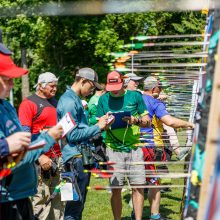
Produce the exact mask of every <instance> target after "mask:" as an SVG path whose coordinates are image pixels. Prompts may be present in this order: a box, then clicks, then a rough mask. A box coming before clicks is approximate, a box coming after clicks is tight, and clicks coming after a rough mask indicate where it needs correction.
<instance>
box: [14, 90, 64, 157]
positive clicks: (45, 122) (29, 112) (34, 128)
mask: <svg viewBox="0 0 220 220" xmlns="http://www.w3.org/2000/svg"><path fill="white" fill-rule="evenodd" d="M32 96H35V100H36V101H32V100H30V99H29V98H26V99H24V100H23V101H22V103H21V104H20V106H19V110H18V116H19V120H20V122H21V124H22V126H28V127H30V128H31V133H32V134H33V137H35V139H36V138H37V136H38V135H39V134H40V132H41V130H44V129H48V128H49V127H52V126H54V125H56V124H57V112H56V107H55V106H56V105H57V101H56V100H55V99H54V98H53V100H52V99H51V100H48V99H43V98H41V97H39V96H37V95H36V94H34V95H32ZM36 102H39V103H40V104H39V107H42V108H43V110H42V112H41V113H40V115H39V116H38V117H37V118H36V120H34V117H35V116H36V114H37V113H38V111H39V110H38V107H37V104H36ZM60 154H61V152H60V147H59V145H58V144H55V145H54V146H53V148H51V150H49V151H48V152H47V153H45V155H47V156H50V157H56V156H59V155H60Z"/></svg>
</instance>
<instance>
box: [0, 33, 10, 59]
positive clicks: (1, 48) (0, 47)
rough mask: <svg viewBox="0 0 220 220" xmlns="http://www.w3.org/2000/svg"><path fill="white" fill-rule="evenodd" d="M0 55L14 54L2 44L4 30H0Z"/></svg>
mask: <svg viewBox="0 0 220 220" xmlns="http://www.w3.org/2000/svg"><path fill="white" fill-rule="evenodd" d="M0 53H3V54H5V55H11V54H12V52H11V51H10V50H9V49H8V48H7V47H5V45H4V44H3V43H2V30H1V29H0Z"/></svg>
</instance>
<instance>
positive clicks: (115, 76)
mask: <svg viewBox="0 0 220 220" xmlns="http://www.w3.org/2000/svg"><path fill="white" fill-rule="evenodd" d="M123 78H124V77H123V76H122V75H121V74H120V73H118V72H116V71H113V72H111V73H109V74H108V76H107V85H106V91H109V92H108V93H106V94H105V95H103V96H101V97H100V99H99V103H98V106H97V117H102V116H103V115H105V114H106V113H108V112H112V113H113V114H114V113H116V112H121V113H122V114H123V112H124V113H125V112H127V113H129V114H130V116H126V117H123V119H118V118H117V117H116V118H115V119H116V120H115V121H114V122H113V124H112V128H111V129H108V130H107V131H106V137H105V144H106V146H107V157H108V160H109V161H113V162H115V164H114V165H112V168H113V169H114V171H118V170H122V172H114V173H113V175H112V177H111V178H110V184H111V185H112V186H121V187H123V184H124V179H125V176H124V174H125V173H127V174H128V175H127V177H128V179H129V182H130V184H131V186H132V185H133V186H134V188H132V201H133V206H134V211H135V219H136V220H141V219H142V211H143V205H144V190H143V188H139V187H138V188H135V186H138V185H139V186H140V185H144V184H145V183H146V181H145V179H146V177H145V168H144V165H143V164H141V165H140V164H139V165H137V164H135V163H137V162H143V152H142V149H141V148H140V147H139V146H141V143H140V127H149V126H150V118H149V116H148V112H147V109H146V106H145V104H144V102H143V99H142V96H141V94H140V93H138V92H136V91H129V90H126V89H125V88H124V87H123ZM119 120H123V121H126V122H127V124H126V125H125V126H121V125H120V126H121V127H120V126H118V127H117V126H115V123H116V124H118V123H119ZM119 124H120V123H119ZM129 171H131V172H129ZM129 173H130V174H129ZM134 174H135V175H134ZM111 205H112V211H113V215H114V219H115V220H119V219H121V212H122V202H121V188H118V189H112V197H111Z"/></svg>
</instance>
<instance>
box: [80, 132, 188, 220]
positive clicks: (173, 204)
mask: <svg viewBox="0 0 220 220" xmlns="http://www.w3.org/2000/svg"><path fill="white" fill-rule="evenodd" d="M179 133H181V132H179ZM182 133H185V132H182ZM179 141H180V142H181V143H180V144H181V145H184V144H185V137H181V136H180V137H179ZM172 159H175V156H173V158H172ZM169 171H170V172H172V171H176V172H178V173H179V172H181V173H183V171H184V168H183V165H169ZM172 184H175V185H183V184H184V180H183V178H182V179H172ZM96 185H102V186H108V180H106V179H105V180H103V179H96V178H94V177H92V179H91V183H90V186H96ZM110 196H111V194H110V193H108V192H107V191H95V190H89V191H88V194H87V200H86V204H85V209H84V211H83V220H112V219H113V215H112V211H111V204H110ZM161 196H162V197H161V205H160V213H161V215H162V216H163V217H165V218H168V219H171V220H179V219H181V209H182V196H183V188H172V191H171V192H168V193H164V194H161ZM122 198H123V200H122V201H123V210H122V220H129V219H130V215H131V211H132V208H131V207H130V206H129V200H130V193H129V191H125V192H124V193H122ZM149 216H150V207H149V202H148V200H147V199H146V195H145V203H144V210H143V220H147V219H149Z"/></svg>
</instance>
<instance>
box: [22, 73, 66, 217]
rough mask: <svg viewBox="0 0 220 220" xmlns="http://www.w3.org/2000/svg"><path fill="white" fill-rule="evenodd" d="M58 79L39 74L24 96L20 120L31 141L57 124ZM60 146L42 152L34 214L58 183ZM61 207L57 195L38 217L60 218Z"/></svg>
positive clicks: (42, 205)
mask: <svg viewBox="0 0 220 220" xmlns="http://www.w3.org/2000/svg"><path fill="white" fill-rule="evenodd" d="M57 83H58V78H57V77H56V76H55V75H54V74H53V73H50V72H45V73H42V74H40V75H39V77H38V81H37V84H35V85H34V88H36V92H35V94H33V95H31V96H29V97H27V98H26V99H24V100H23V101H22V103H21V104H20V106H19V119H20V122H21V124H22V126H23V128H24V130H25V131H30V132H31V133H32V141H33V140H35V139H36V138H37V137H38V136H39V135H40V133H41V131H43V130H47V129H48V128H50V127H52V126H54V125H56V123H57V114H56V106H57V101H56V99H55V98H54V96H55V95H56V91H57ZM60 156H61V151H60V146H59V145H58V144H57V143H56V144H55V145H54V146H53V147H52V148H51V149H50V150H49V151H48V152H46V153H45V154H42V155H41V156H40V157H39V159H38V162H37V164H39V166H38V170H39V179H40V181H39V185H38V193H37V194H36V195H35V196H34V197H33V206H34V212H35V214H37V213H38V211H39V210H40V209H41V208H44V205H45V204H44V201H45V200H46V198H47V197H49V196H50V194H52V193H53V190H54V187H55V186H56V185H57V184H58V183H59V172H58V169H57V167H58V165H59V158H60ZM63 209H64V206H63V204H62V203H61V201H60V197H59V196H56V197H55V198H54V199H53V200H52V202H51V203H50V204H49V205H47V207H45V208H44V212H42V214H41V215H40V219H42V220H44V219H60V218H61V217H62V215H63Z"/></svg>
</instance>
